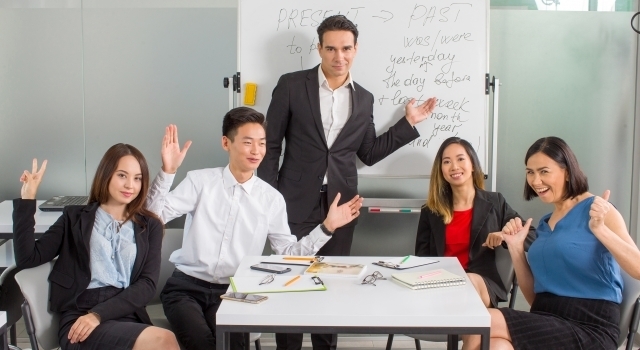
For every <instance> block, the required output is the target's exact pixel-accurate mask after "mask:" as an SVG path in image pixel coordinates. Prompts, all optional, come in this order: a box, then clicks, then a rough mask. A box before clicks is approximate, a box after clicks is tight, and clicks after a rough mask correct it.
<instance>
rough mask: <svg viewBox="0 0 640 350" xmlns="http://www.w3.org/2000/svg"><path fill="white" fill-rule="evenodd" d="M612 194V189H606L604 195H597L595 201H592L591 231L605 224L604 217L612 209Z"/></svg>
mask: <svg viewBox="0 0 640 350" xmlns="http://www.w3.org/2000/svg"><path fill="white" fill-rule="evenodd" d="M610 195H611V191H609V190H606V191H604V194H602V197H600V196H595V199H594V200H593V203H591V209H590V210H589V217H590V219H589V228H590V229H591V231H595V230H597V229H600V228H602V227H603V226H604V219H605V217H606V216H607V213H608V212H609V209H611V204H610V203H609V196H610Z"/></svg>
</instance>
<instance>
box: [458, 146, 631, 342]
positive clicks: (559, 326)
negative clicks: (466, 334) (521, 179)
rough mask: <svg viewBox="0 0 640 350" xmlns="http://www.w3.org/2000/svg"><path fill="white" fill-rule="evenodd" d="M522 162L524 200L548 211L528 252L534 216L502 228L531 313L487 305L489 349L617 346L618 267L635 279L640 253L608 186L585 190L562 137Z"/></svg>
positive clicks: (533, 148)
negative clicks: (538, 202) (526, 242)
mask: <svg viewBox="0 0 640 350" xmlns="http://www.w3.org/2000/svg"><path fill="white" fill-rule="evenodd" d="M524 161H525V165H526V183H525V186H524V197H525V199H526V200H531V199H533V198H535V197H539V198H540V200H541V201H542V202H544V203H549V204H553V211H552V212H551V213H550V214H547V215H545V216H543V217H542V218H541V219H540V222H539V223H538V229H537V234H538V238H537V239H536V241H535V242H533V244H532V245H531V247H530V248H529V253H528V256H525V253H524V249H523V240H524V237H525V236H526V232H527V229H528V228H529V226H530V225H531V219H529V220H527V222H526V223H524V224H523V223H522V221H521V220H520V219H515V220H512V221H510V222H509V223H508V224H507V225H506V227H505V229H504V231H505V233H506V234H505V241H506V243H507V245H508V246H509V253H510V254H511V259H512V260H513V263H514V267H515V270H516V276H517V278H518V283H519V285H520V289H521V290H522V294H524V297H525V299H527V302H528V303H529V305H531V311H530V312H524V311H517V310H512V309H506V308H505V309H495V310H489V313H490V314H491V348H492V349H545V348H548V349H594V350H595V349H598V350H600V349H610V350H614V349H617V348H618V346H617V341H618V336H619V333H620V329H619V322H620V302H621V301H622V289H623V288H624V286H623V279H622V275H621V271H620V269H621V268H622V269H623V270H624V271H626V272H627V273H628V274H629V275H630V276H631V277H634V278H636V279H640V265H639V264H638V261H640V251H639V250H638V247H637V246H636V244H635V242H634V241H633V239H631V237H630V236H629V232H628V231H627V227H626V225H625V223H624V219H623V218H622V215H620V213H619V212H618V210H616V208H615V207H614V206H613V205H611V204H610V203H609V194H610V192H609V191H608V190H607V191H604V194H603V195H602V197H600V196H594V195H593V194H591V193H589V184H588V182H587V177H586V176H585V174H584V173H583V172H582V170H581V169H580V166H579V165H578V160H577V158H576V156H575V154H574V153H573V151H572V150H571V149H570V148H569V146H568V145H567V143H566V142H564V140H562V139H560V138H558V137H544V138H541V139H539V140H537V141H536V142H535V143H534V144H533V145H531V147H530V148H529V150H528V151H527V154H526V156H525V160H524ZM471 343H473V344H471ZM471 343H470V344H468V348H469V349H476V348H479V347H480V339H479V337H478V336H473V340H472V341H471ZM465 345H467V344H465Z"/></svg>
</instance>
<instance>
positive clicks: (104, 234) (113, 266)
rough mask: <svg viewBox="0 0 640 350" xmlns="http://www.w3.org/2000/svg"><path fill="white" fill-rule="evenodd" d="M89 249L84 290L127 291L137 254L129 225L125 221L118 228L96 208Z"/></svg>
mask: <svg viewBox="0 0 640 350" xmlns="http://www.w3.org/2000/svg"><path fill="white" fill-rule="evenodd" d="M89 247H90V253H89V256H90V264H91V282H89V286H88V287H87V289H91V288H100V287H106V286H113V287H116V288H127V287H128V286H129V283H130V282H131V271H132V270H133V263H134V262H135V260H136V254H137V248H136V240H135V237H134V234H133V223H132V222H131V221H127V222H125V223H124V224H122V226H121V224H120V222H119V221H117V220H115V219H114V218H113V217H112V216H111V215H109V213H107V212H106V211H104V210H102V208H98V210H97V211H96V220H95V222H94V224H93V231H92V232H91V240H90V243H89Z"/></svg>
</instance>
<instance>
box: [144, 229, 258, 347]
mask: <svg viewBox="0 0 640 350" xmlns="http://www.w3.org/2000/svg"><path fill="white" fill-rule="evenodd" d="M183 233H184V230H183V229H165V233H164V238H163V239H162V253H161V257H162V258H161V259H162V261H161V262H160V277H159V278H158V286H157V288H156V294H155V295H154V297H153V299H151V301H150V302H149V305H159V304H161V303H162V302H161V301H160V293H161V292H162V289H163V288H164V285H165V283H167V279H169V277H171V274H172V273H173V270H175V268H176V267H175V265H173V263H172V262H170V261H169V256H171V253H173V252H174V251H176V250H178V249H180V247H182V236H183ZM151 322H152V323H153V325H154V326H156V327H160V328H164V329H168V330H171V325H170V324H169V321H168V320H167V318H166V317H164V315H163V316H161V317H152V318H151ZM261 335H262V333H251V334H249V343H254V344H255V346H256V350H262V347H261V345H260V336H261Z"/></svg>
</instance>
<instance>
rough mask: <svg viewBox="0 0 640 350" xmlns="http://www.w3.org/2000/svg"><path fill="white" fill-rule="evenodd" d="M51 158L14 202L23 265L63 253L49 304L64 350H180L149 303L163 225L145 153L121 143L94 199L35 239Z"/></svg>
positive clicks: (30, 175) (100, 174)
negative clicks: (150, 207)
mask: <svg viewBox="0 0 640 350" xmlns="http://www.w3.org/2000/svg"><path fill="white" fill-rule="evenodd" d="M46 164H47V161H46V160H45V161H44V162H43V163H42V166H41V168H40V170H38V162H37V160H35V159H34V160H33V170H32V171H31V172H29V171H26V170H25V172H24V173H23V174H22V176H21V177H20V181H21V182H22V183H23V185H22V191H21V197H22V198H20V199H15V200H14V201H13V208H14V209H13V232H14V234H15V238H14V252H15V257H16V265H17V266H18V268H21V269H22V268H31V267H35V266H38V265H42V264H44V263H47V262H49V261H51V260H53V259H54V258H55V257H56V256H57V257H58V259H57V261H56V263H55V264H54V266H53V268H52V270H51V273H50V274H49V282H50V284H49V285H50V287H49V309H50V310H51V311H53V312H56V313H58V314H59V316H60V322H59V331H58V339H59V343H60V345H61V347H62V349H64V350H70V349H74V350H76V349H77V350H80V349H105V350H106V349H110V350H111V349H134V350H144V349H149V350H158V349H165V350H169V349H170V350H178V349H179V346H178V342H177V341H176V338H175V336H174V335H173V333H172V332H170V331H168V330H165V329H162V328H158V327H153V326H152V325H151V320H150V319H149V315H148V314H147V311H146V310H145V305H146V304H147V303H148V302H149V300H151V298H152V297H153V295H154V293H155V290H156V284H157V282H158V275H159V273H160V248H161V245H162V234H163V227H162V223H161V222H160V220H159V219H158V218H157V217H156V216H155V215H154V214H152V213H151V212H149V211H147V210H146V209H145V208H144V204H145V198H146V195H147V191H148V186H149V170H148V168H147V162H146V160H145V159H144V157H143V156H142V153H140V151H138V150H137V149H136V148H135V147H133V146H130V145H125V144H122V143H119V144H117V145H114V146H112V147H111V148H109V150H108V151H107V152H106V153H105V155H104V157H103V158H102V160H101V161H100V164H99V165H98V169H97V170H96V174H95V177H94V178H93V183H92V185H91V194H90V196H89V204H88V205H75V206H68V207H66V208H65V209H64V212H63V213H62V215H61V216H60V218H59V219H58V220H57V221H56V223H55V224H53V225H51V227H50V228H49V229H48V230H47V232H45V233H44V234H43V235H42V237H41V238H40V239H38V240H37V241H36V240H35V238H34V226H35V220H34V214H35V212H36V201H35V198H36V193H37V190H38V186H39V185H40V182H41V181H42V178H43V176H44V172H45V169H46Z"/></svg>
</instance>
